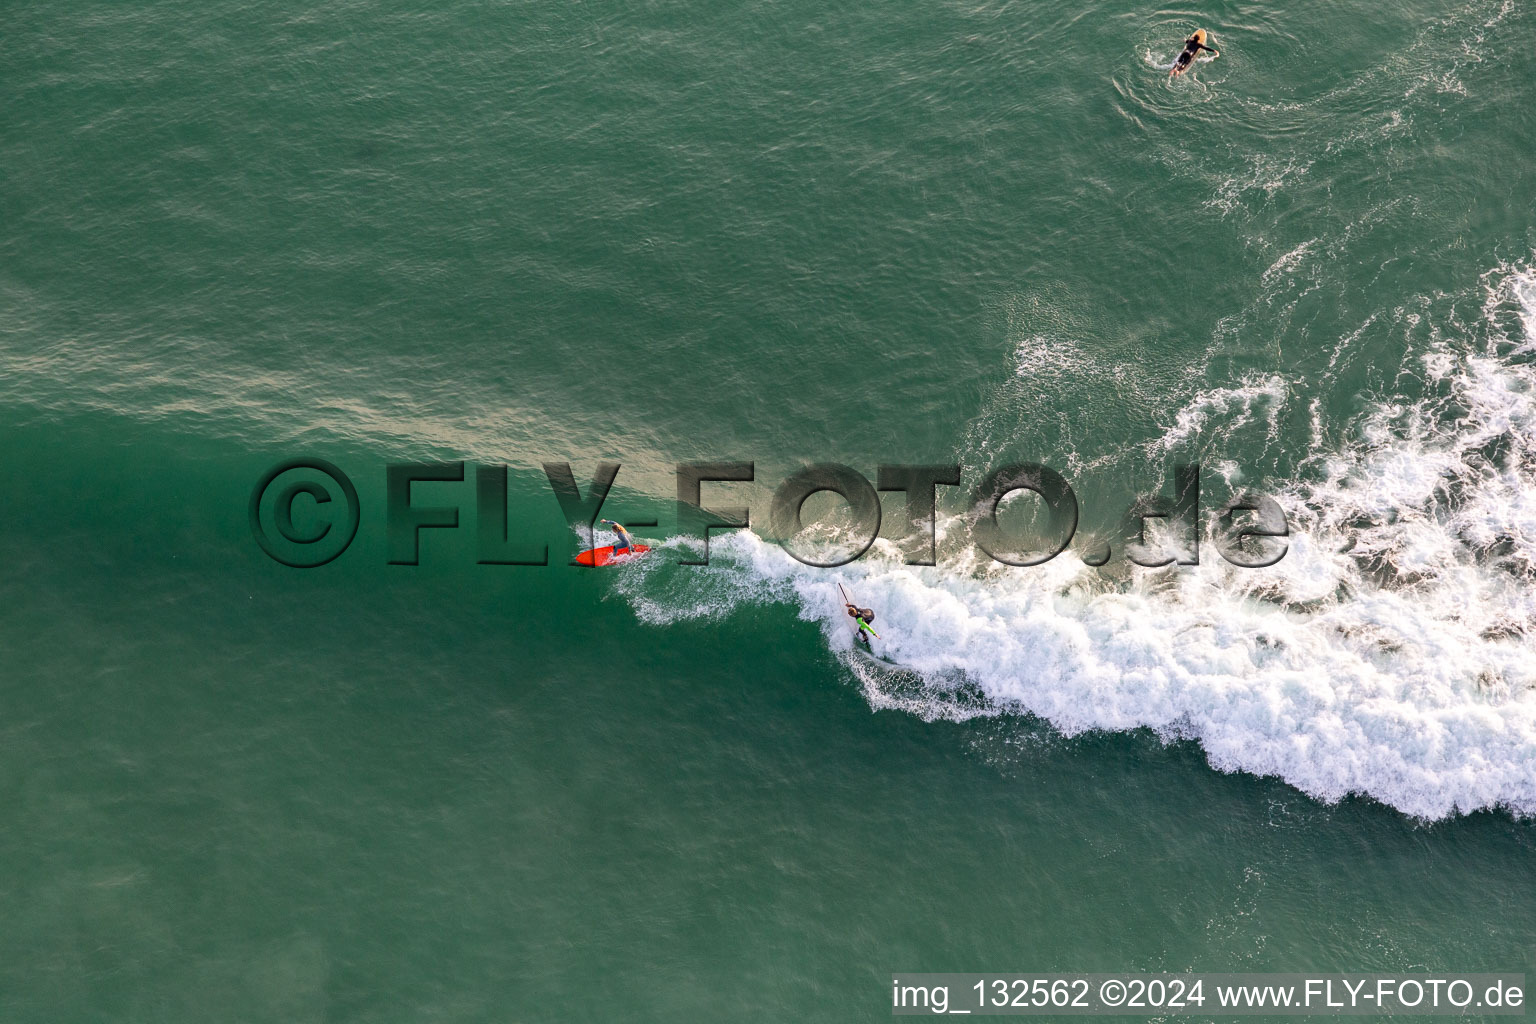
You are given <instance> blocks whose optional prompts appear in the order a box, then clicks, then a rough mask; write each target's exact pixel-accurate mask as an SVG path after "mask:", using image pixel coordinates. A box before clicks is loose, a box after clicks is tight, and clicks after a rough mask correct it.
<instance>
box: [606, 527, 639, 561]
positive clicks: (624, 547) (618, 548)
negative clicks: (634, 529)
mask: <svg viewBox="0 0 1536 1024" xmlns="http://www.w3.org/2000/svg"><path fill="white" fill-rule="evenodd" d="M598 521H599V522H601V523H603V524H604V525H606V526H611V527H613V532H614V533H616V534H618V535H619V539H618V540H616V541H614V542H613V554H612V555H611V556H609V557H612V558H618V557H619V555H620V554H621V553H622V554H626V555H632V554H634V553H635V552H634V545H633V544H631V543H630V541H631V540H632V538H631V537H630V535H629V531H628V530H626V529H624V527H622V526H620V525H619V524H618V523H616V522H614V521H613V520H612V519H600V520H598Z"/></svg>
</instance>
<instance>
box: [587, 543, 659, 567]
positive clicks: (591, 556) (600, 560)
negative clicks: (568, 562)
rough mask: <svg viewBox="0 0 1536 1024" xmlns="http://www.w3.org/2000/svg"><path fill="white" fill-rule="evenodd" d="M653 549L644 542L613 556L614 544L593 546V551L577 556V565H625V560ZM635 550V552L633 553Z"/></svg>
mask: <svg viewBox="0 0 1536 1024" xmlns="http://www.w3.org/2000/svg"><path fill="white" fill-rule="evenodd" d="M649 550H651V549H650V548H648V547H646V546H645V545H644V544H636V545H635V546H634V547H632V548H630V550H629V551H624V552H620V553H619V556H618V557H617V558H615V557H614V556H613V545H611V544H610V545H609V546H608V547H606V548H593V549H592V550H591V551H583V552H582V553H581V554H579V555H577V556H576V564H577V565H623V564H624V563H625V562H627V561H629V560H630V559H632V558H635V557H637V556H639V555H643V554H645V553H646V552H647V551H649ZM631 552H633V553H631Z"/></svg>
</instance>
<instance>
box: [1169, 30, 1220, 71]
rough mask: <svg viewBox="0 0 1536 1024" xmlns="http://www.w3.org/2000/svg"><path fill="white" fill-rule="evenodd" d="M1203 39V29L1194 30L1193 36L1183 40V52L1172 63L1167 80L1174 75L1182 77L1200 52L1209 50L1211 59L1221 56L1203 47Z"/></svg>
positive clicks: (1207, 47)
mask: <svg viewBox="0 0 1536 1024" xmlns="http://www.w3.org/2000/svg"><path fill="white" fill-rule="evenodd" d="M1205 38H1206V37H1205V29H1203V28H1201V29H1196V30H1195V34H1194V35H1192V36H1190V37H1189V38H1188V39H1186V40H1184V52H1183V53H1181V54H1179V56H1178V59H1177V60H1175V61H1174V62H1173V70H1171V71H1169V72H1168V77H1169V78H1173V77H1174V76H1175V75H1182V74H1183V73H1184V72H1186V71H1188V70H1189V68H1190V65H1192V64H1194V62H1195V58H1196V57H1198V56H1199V55H1200V51H1201V50H1210V51H1211V56H1212V57H1220V56H1221V54H1219V53H1217V52H1216V51H1215V50H1212V49H1211V48H1210V47H1209V46H1206V45H1205Z"/></svg>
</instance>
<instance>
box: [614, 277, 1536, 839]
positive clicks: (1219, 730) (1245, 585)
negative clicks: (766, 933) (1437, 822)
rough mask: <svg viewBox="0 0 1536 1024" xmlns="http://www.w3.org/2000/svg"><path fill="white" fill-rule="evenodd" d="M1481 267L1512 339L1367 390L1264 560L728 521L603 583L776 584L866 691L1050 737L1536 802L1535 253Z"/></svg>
mask: <svg viewBox="0 0 1536 1024" xmlns="http://www.w3.org/2000/svg"><path fill="white" fill-rule="evenodd" d="M1485 283H1486V286H1487V288H1488V289H1489V306H1488V308H1489V309H1490V310H1491V311H1493V312H1494V313H1496V314H1497V316H1496V318H1502V319H1503V320H1505V321H1509V322H1512V323H1518V324H1519V325H1520V326H1519V328H1518V329H1519V330H1521V331H1523V332H1525V335H1524V337H1518V336H1516V337H1499V338H1493V339H1491V340H1490V341H1489V342H1488V344H1486V345H1483V346H1470V345H1469V346H1464V347H1463V348H1462V349H1461V350H1459V351H1457V350H1453V349H1452V348H1450V347H1448V346H1444V345H1441V346H1439V347H1436V348H1434V349H1433V350H1431V351H1429V352H1427V353H1425V354H1424V355H1423V356H1422V358H1421V360H1420V362H1421V364H1422V366H1421V376H1422V377H1423V379H1424V380H1425V381H1426V382H1427V384H1428V387H1427V389H1426V395H1425V397H1423V398H1421V399H1417V400H1415V401H1412V402H1408V401H1383V402H1379V403H1377V404H1376V405H1374V406H1373V407H1372V408H1371V409H1370V410H1369V412H1368V413H1367V414H1366V415H1365V416H1364V417H1363V418H1362V420H1361V421H1360V422H1359V423H1358V424H1357V428H1358V429H1357V430H1356V431H1355V439H1354V440H1353V441H1352V442H1351V443H1350V444H1348V445H1347V446H1345V447H1344V448H1343V449H1342V450H1338V451H1332V452H1318V453H1316V454H1315V456H1314V458H1313V459H1312V460H1311V463H1310V465H1309V467H1308V472H1307V473H1306V474H1305V479H1304V480H1300V481H1298V482H1296V483H1294V484H1292V485H1290V486H1288V487H1284V488H1279V489H1277V490H1273V493H1275V495H1276V497H1277V500H1280V501H1281V503H1282V504H1283V505H1284V506H1285V507H1286V509H1287V512H1288V515H1289V518H1290V522H1291V524H1292V537H1291V542H1290V550H1289V553H1288V554H1287V555H1286V557H1285V558H1284V559H1283V560H1281V561H1280V562H1279V563H1278V564H1277V565H1275V566H1274V567H1272V568H1270V569H1266V570H1244V569H1238V568H1235V567H1232V566H1230V565H1227V564H1226V563H1225V562H1224V561H1222V560H1221V559H1220V558H1219V557H1217V556H1216V555H1215V553H1214V552H1213V551H1211V550H1210V548H1209V547H1207V548H1206V549H1205V557H1204V558H1203V559H1202V564H1201V565H1199V566H1198V567H1180V568H1177V569H1164V570H1140V569H1138V570H1134V571H1131V572H1125V571H1118V572H1105V571H1101V570H1098V569H1094V568H1090V567H1088V566H1086V565H1084V564H1083V563H1082V562H1081V561H1080V560H1078V559H1077V558H1076V557H1075V556H1073V555H1072V554H1071V553H1070V552H1068V553H1066V554H1063V555H1062V556H1060V557H1058V558H1057V559H1056V560H1054V561H1053V562H1051V563H1049V564H1048V565H1045V566H1041V567H1036V568H1032V569H1012V568H1007V567H1004V566H1000V565H996V564H992V563H989V562H986V561H984V560H981V559H975V558H972V557H970V556H967V555H965V554H964V553H963V552H964V548H959V549H958V551H959V553H955V549H951V553H949V554H948V555H946V557H944V558H943V559H942V564H941V565H940V566H939V567H937V568H921V567H911V566H906V565H904V564H902V563H901V560H900V557H899V555H898V554H897V552H896V549H895V548H894V547H893V546H891V545H889V544H887V543H886V542H884V541H881V542H879V543H877V545H876V547H875V549H873V550H872V551H871V553H870V554H869V555H868V556H866V557H865V558H864V559H862V560H860V561H859V562H856V563H854V564H852V565H849V566H846V567H843V568H841V569H837V570H816V569H811V568H807V567H805V566H803V565H800V564H799V563H797V562H795V561H793V560H792V559H790V558H789V557H788V556H787V555H785V554H784V552H783V551H781V550H780V549H779V548H778V547H776V546H774V545H772V544H769V543H766V542H764V541H762V540H761V539H759V538H757V537H756V536H754V535H752V534H738V535H735V536H731V537H725V538H716V539H715V540H714V541H712V546H713V548H714V558H713V561H714V562H715V563H716V564H715V565H712V566H711V567H710V568H708V569H701V570H695V571H688V570H676V569H669V568H667V567H666V562H665V560H656V561H655V562H653V563H651V565H650V566H649V567H646V568H638V565H639V564H638V563H637V569H636V570H635V571H631V572H626V574H625V575H624V576H623V577H622V578H621V581H620V583H619V587H620V590H621V592H622V593H624V594H625V595H626V596H627V597H628V598H629V599H630V600H631V601H632V602H633V603H634V606H635V608H636V610H637V612H638V613H639V614H640V616H641V617H642V618H643V619H645V620H647V621H650V622H654V623H658V624H663V623H667V622H672V621H676V620H678V619H683V618H690V617H696V616H724V615H727V614H730V613H731V612H732V611H734V610H735V609H737V608H738V607H739V606H740V605H741V604H743V603H754V604H755V603H761V602H787V603H791V604H793V605H795V606H797V607H798V609H799V614H800V616H801V617H802V618H804V619H807V620H811V621H816V622H819V623H821V625H822V628H823V630H824V633H825V635H826V636H827V638H828V642H829V644H830V645H831V646H832V647H833V648H834V649H835V650H837V651H839V652H841V653H842V654H843V657H844V659H845V662H846V663H847V664H848V666H849V668H850V670H852V672H853V674H854V675H855V676H857V678H858V679H859V680H860V683H861V685H862V686H863V688H864V692H865V694H866V696H867V698H868V699H869V701H870V703H871V705H872V706H874V707H877V708H896V709H901V710H904V711H907V712H910V713H913V714H916V715H920V716H922V717H925V718H941V717H942V718H951V719H954V718H967V717H971V716H975V715H996V714H1013V713H1029V714H1033V715H1037V716H1039V717H1041V718H1043V719H1045V720H1047V721H1049V722H1050V723H1051V724H1052V725H1053V726H1055V728H1056V729H1058V730H1060V731H1061V732H1062V733H1065V734H1068V735H1071V734H1075V733H1081V732H1084V731H1087V730H1101V729H1102V730H1129V729H1137V728H1148V729H1152V730H1154V731H1155V732H1157V733H1158V734H1159V735H1161V736H1163V737H1165V738H1169V739H1173V738H1183V739H1192V740H1195V741H1197V742H1198V743H1199V744H1200V745H1201V747H1202V748H1203V749H1204V750H1205V753H1206V756H1207V757H1208V758H1209V760H1210V763H1211V764H1212V765H1213V766H1215V767H1216V768H1218V769H1220V770H1223V771H1244V772H1251V773H1255V774H1260V775H1273V776H1278V777H1280V778H1282V779H1285V780H1286V781H1288V782H1290V783H1291V784H1293V785H1295V786H1297V787H1299V788H1300V789H1302V790H1304V791H1306V792H1307V793H1309V794H1311V795H1313V796H1315V797H1317V798H1320V799H1323V800H1336V799H1339V798H1341V797H1344V796H1345V795H1347V794H1367V795H1369V796H1372V797H1375V798H1377V799H1379V800H1381V801H1383V802H1385V803H1387V804H1389V805H1391V806H1393V807H1396V808H1398V809H1400V810H1401V811H1403V812H1405V813H1408V814H1410V815H1414V816H1418V817H1423V818H1440V817H1444V816H1447V815H1451V814H1454V813H1466V812H1470V811H1472V810H1475V809H1479V808H1490V807H1504V808H1508V809H1510V810H1512V811H1514V812H1516V813H1519V814H1525V815H1531V814H1536V659H1533V658H1532V657H1531V652H1530V648H1529V646H1528V639H1527V638H1528V637H1530V636H1536V598H1533V597H1532V594H1533V588H1532V583H1533V582H1536V482H1533V481H1536V477H1533V476H1532V473H1533V471H1536V371H1533V369H1532V367H1531V366H1530V364H1529V363H1528V362H1527V361H1525V360H1524V359H1523V358H1522V357H1521V355H1520V350H1521V349H1522V348H1524V347H1527V346H1530V345H1531V344H1533V343H1536V273H1533V272H1532V270H1531V269H1529V268H1523V267H1507V268H1502V269H1501V271H1500V272H1499V273H1497V274H1494V275H1491V276H1490V277H1489V278H1488V279H1487V281H1486V282H1485ZM1511 343H1514V344H1513V354H1512V352H1511V348H1512V346H1511ZM1284 397H1285V396H1284V392H1283V389H1281V388H1280V386H1279V385H1278V384H1276V383H1275V382H1270V381H1266V382H1260V384H1259V385H1258V386H1256V387H1254V388H1251V389H1236V390H1234V389H1226V390H1216V391H1212V392H1210V393H1207V394H1202V395H1199V396H1197V397H1196V398H1195V399H1194V400H1192V401H1191V402H1190V403H1189V404H1188V407H1187V409H1186V412H1187V413H1188V415H1187V416H1185V417H1183V418H1182V419H1181V422H1183V423H1184V424H1185V427H1186V428H1188V429H1191V430H1192V429H1194V427H1193V426H1192V425H1193V424H1194V423H1195V420H1197V419H1198V418H1200V417H1201V416H1205V415H1207V414H1209V413H1210V412H1214V411H1224V412H1228V413H1231V412H1233V411H1234V410H1247V411H1249V412H1251V411H1252V410H1254V409H1255V408H1259V407H1269V406H1271V405H1274V404H1277V403H1280V402H1282V401H1283V400H1284ZM1179 430H1180V428H1177V427H1176V428H1175V430H1174V431H1173V433H1174V434H1178V433H1179ZM1187 432H1188V430H1186V433H1187ZM835 582H842V583H845V584H846V585H847V586H848V587H849V588H850V589H851V590H852V591H853V592H854V594H855V595H856V597H857V598H858V600H859V601H860V602H861V603H862V604H866V605H869V606H871V607H874V608H876V609H878V613H879V618H878V620H877V622H876V626H877V628H879V629H880V631H881V633H882V635H883V639H882V640H880V641H877V642H876V645H875V647H876V653H877V654H879V655H881V656H882V658H884V659H886V661H876V660H873V659H870V658H868V657H866V656H863V655H859V654H856V653H854V652H853V651H852V640H851V632H850V630H849V627H848V624H847V620H846V617H845V616H844V614H843V609H842V607H841V602H840V597H839V594H838V591H837V589H836V587H835V586H833V584H834V583H835Z"/></svg>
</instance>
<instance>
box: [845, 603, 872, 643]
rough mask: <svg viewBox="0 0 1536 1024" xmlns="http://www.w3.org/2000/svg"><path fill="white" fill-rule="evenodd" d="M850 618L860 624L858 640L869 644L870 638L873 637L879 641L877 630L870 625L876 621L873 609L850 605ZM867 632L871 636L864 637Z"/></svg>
mask: <svg viewBox="0 0 1536 1024" xmlns="http://www.w3.org/2000/svg"><path fill="white" fill-rule="evenodd" d="M848 616H849V618H851V619H853V621H854V622H855V623H857V624H858V627H859V631H858V634H857V638H858V639H860V640H862V641H864V643H866V644H868V643H869V636H873V637H875V638H876V639H879V637H880V634H879V633H876V632H875V628H874V627H873V626H871V625H870V623H871V622H873V621H875V612H874V609H873V608H860V607H858V606H857V605H853V604H850V605H849V606H848ZM866 631H867V632H868V633H869V636H865V635H864V634H865V632H866Z"/></svg>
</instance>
